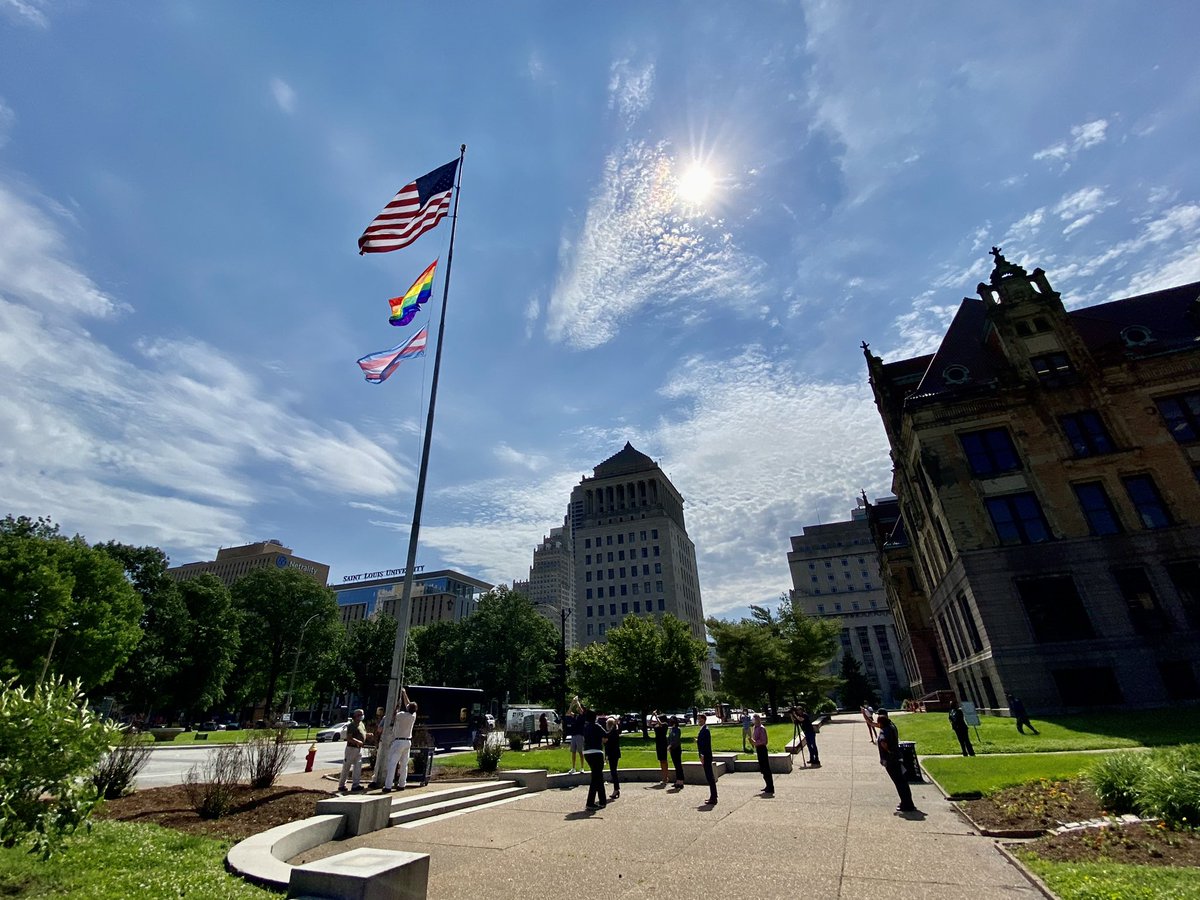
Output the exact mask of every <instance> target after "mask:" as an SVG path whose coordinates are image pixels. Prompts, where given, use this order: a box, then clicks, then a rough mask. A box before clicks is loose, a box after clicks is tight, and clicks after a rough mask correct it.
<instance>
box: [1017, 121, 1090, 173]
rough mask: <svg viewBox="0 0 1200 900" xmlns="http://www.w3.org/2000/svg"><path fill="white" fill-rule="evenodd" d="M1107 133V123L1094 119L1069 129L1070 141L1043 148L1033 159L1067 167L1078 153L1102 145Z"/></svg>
mask: <svg viewBox="0 0 1200 900" xmlns="http://www.w3.org/2000/svg"><path fill="white" fill-rule="evenodd" d="M1107 132H1108V121H1107V120H1106V119H1096V120H1095V121H1092V122H1085V123H1084V124H1082V125H1076V126H1074V127H1073V128H1072V129H1071V139H1070V140H1066V141H1059V142H1058V143H1055V144H1051V145H1050V146H1049V147H1044V148H1043V149H1041V150H1039V151H1037V152H1036V153H1035V154H1033V158H1034V159H1036V160H1047V159H1048V160H1053V161H1056V162H1063V163H1065V164H1068V165H1069V162H1070V160H1073V159H1074V158H1075V157H1076V156H1078V155H1079V153H1080V151H1082V150H1088V149H1090V148H1092V147H1095V146H1096V145H1097V144H1102V143H1104V141H1105V139H1106V137H1107Z"/></svg>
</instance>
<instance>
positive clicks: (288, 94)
mask: <svg viewBox="0 0 1200 900" xmlns="http://www.w3.org/2000/svg"><path fill="white" fill-rule="evenodd" d="M271 96H272V97H273V98H275V105H276V106H278V107H279V108H280V109H281V110H283V111H284V112H285V113H287V114H288V115H289V116H290V115H292V114H293V113H295V112H296V91H295V90H294V89H293V88H292V86H291V85H290V84H288V83H287V82H286V81H284V80H283V79H282V78H278V77H277V78H272V79H271Z"/></svg>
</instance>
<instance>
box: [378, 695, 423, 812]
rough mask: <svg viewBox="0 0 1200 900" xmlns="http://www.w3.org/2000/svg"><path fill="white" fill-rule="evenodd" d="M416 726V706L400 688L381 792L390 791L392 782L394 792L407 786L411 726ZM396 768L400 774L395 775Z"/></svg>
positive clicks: (410, 749) (385, 758) (393, 715)
mask: <svg viewBox="0 0 1200 900" xmlns="http://www.w3.org/2000/svg"><path fill="white" fill-rule="evenodd" d="M416 724H417V704H415V703H411V702H409V699H408V691H406V690H405V689H404V688H400V699H399V700H398V701H397V703H396V709H395V711H394V712H393V714H392V743H391V744H390V745H389V746H388V751H387V756H386V757H383V759H384V761H385V763H384V765H385V770H384V776H383V792H384V793H385V794H386V793H389V792H390V791H391V790H392V784H393V782H394V783H395V785H396V790H398V791H402V790H404V789H405V788H406V787H407V786H408V757H409V754H410V753H411V752H412V734H413V726H415V725H416ZM397 768H398V769H399V772H400V774H399V775H397V774H396V770H397Z"/></svg>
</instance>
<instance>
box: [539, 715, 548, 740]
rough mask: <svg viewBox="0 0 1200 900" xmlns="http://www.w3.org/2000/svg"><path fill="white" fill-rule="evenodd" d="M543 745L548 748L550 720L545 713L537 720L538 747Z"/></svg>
mask: <svg viewBox="0 0 1200 900" xmlns="http://www.w3.org/2000/svg"><path fill="white" fill-rule="evenodd" d="M543 743H544V744H545V745H546V746H547V747H549V746H550V719H549V717H548V716H547V715H546V714H545V713H542V715H541V718H539V719H538V746H539V747H540V746H541V745H542V744H543Z"/></svg>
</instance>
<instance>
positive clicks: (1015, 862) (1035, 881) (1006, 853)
mask: <svg viewBox="0 0 1200 900" xmlns="http://www.w3.org/2000/svg"><path fill="white" fill-rule="evenodd" d="M993 846H995V848H996V852H998V853H999V854H1000V855H1001V856H1003V857H1004V858H1005V859H1006V860H1008V863H1009V865H1011V866H1013V867H1014V868H1015V869H1016V870H1017V871H1018V872H1020V873H1021V875H1022V876H1024V878H1025V880H1026V881H1028V882H1029V883H1030V884H1031V885H1033V887H1034V888H1035V889H1036V890H1038V891H1041V893H1042V896H1044V897H1046V898H1048V900H1058V894H1056V893H1054V891H1052V890H1050V888H1049V887H1048V886H1047V885H1046V882H1044V881H1042V879H1040V878H1038V876H1037V875H1036V874H1034V873H1033V871H1032V870H1031V869H1030V868H1029V867H1028V866H1027V865H1025V863H1023V862H1021V860H1019V859H1018V858H1017V857H1016V856H1015V855H1014V854H1013V852H1012V851H1011V850H1010V849H1009V848H1008V847H1006V846H1005V845H1004V844H1001V843H1000V842H999V841H997V842H996V843H995V844H994V845H993Z"/></svg>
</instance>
